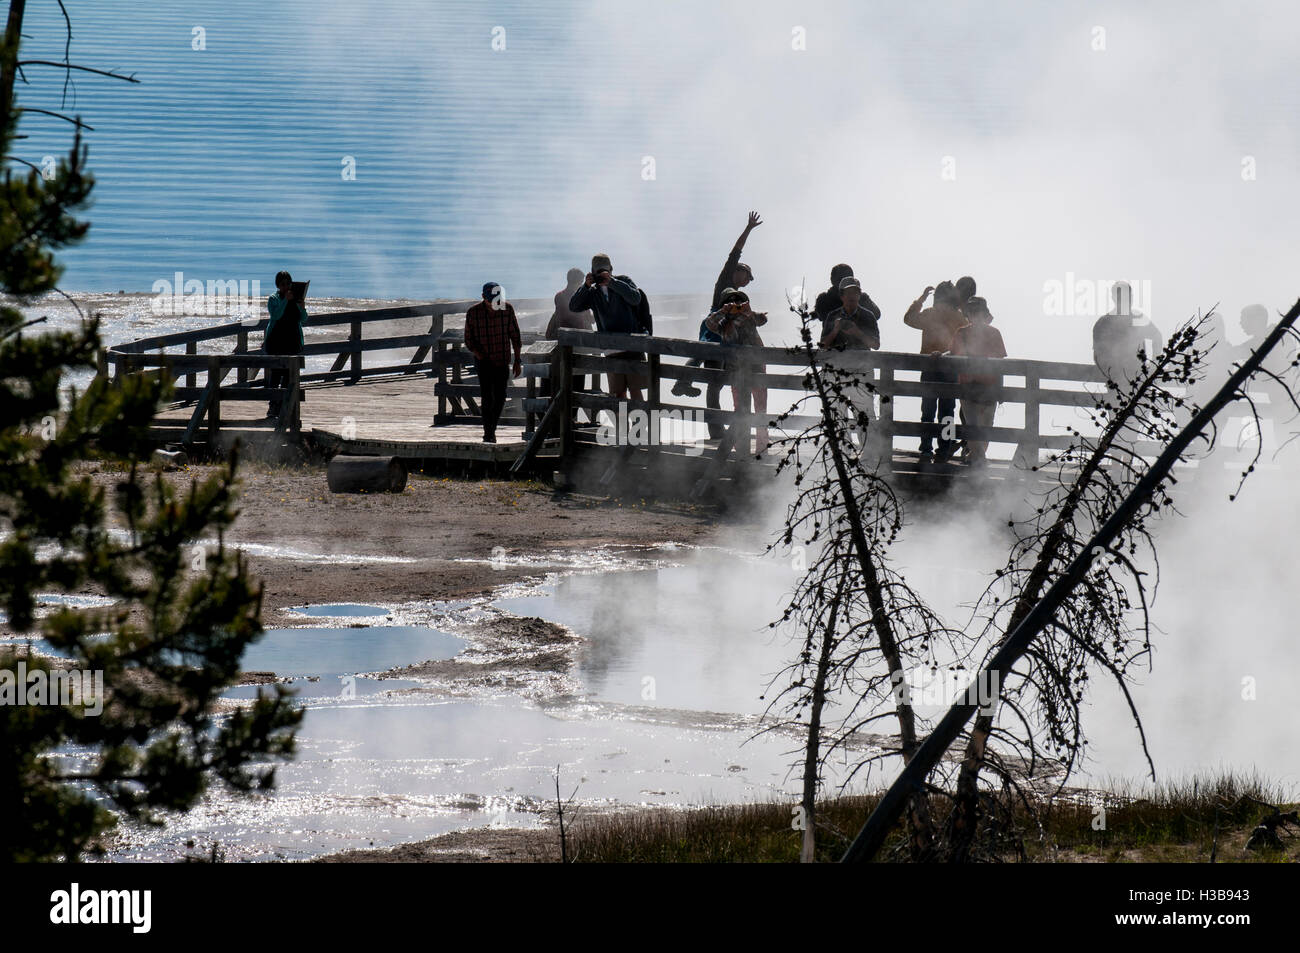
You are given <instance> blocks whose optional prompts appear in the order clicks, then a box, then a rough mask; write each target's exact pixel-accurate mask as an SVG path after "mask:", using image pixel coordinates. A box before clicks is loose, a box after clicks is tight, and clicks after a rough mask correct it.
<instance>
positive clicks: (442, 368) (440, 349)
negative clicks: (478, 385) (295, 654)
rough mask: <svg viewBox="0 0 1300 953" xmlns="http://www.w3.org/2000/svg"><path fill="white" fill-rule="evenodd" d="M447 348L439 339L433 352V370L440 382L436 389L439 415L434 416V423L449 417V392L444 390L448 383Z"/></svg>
mask: <svg viewBox="0 0 1300 953" xmlns="http://www.w3.org/2000/svg"><path fill="white" fill-rule="evenodd" d="M446 358H447V348H446V346H445V345H444V344H443V342H442V340H441V339H439V341H438V343H437V344H436V345H435V346H434V352H433V372H434V374H436V375H437V377H438V383H437V385H436V387H435V389H436V390H437V391H438V416H437V417H435V418H434V423H435V424H436V423H440V422H442V421H443V420H446V419H447V394H446V392H445V391H444V390H443V388H444V387H446V385H447V361H446Z"/></svg>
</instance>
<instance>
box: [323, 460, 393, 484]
mask: <svg viewBox="0 0 1300 953" xmlns="http://www.w3.org/2000/svg"><path fill="white" fill-rule="evenodd" d="M325 479H326V481H327V482H328V483H329V488H330V492H331V493H401V492H402V490H404V489H406V464H404V463H402V461H401V460H400V459H399V458H398V457H357V456H345V455H343V454H339V455H338V456H336V457H334V459H332V460H330V462H329V466H328V467H327V468H326V470H325Z"/></svg>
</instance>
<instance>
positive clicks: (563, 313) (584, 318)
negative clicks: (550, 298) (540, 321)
mask: <svg viewBox="0 0 1300 953" xmlns="http://www.w3.org/2000/svg"><path fill="white" fill-rule="evenodd" d="M583 274H584V272H583V270H582V269H581V268H570V269H569V274H568V284H567V285H566V286H565V287H564V289H563V290H562V291H557V292H556V293H555V310H554V311H553V312H552V313H551V320H550V321H549V322H548V323H547V325H546V340H548V341H556V340H558V339H559V337H560V333H559V332H560V329H561V328H573V329H575V330H579V331H590V330H591V329H592V326H593V325H592V320H591V312H590V311H570V310H569V302H570V301H571V300H572V299H573V293H574V292H575V291H577V290H578V289H579V288H581V287H582V278H583ZM552 367H553V368H554V365H552ZM585 383H586V377H585V376H584V375H582V374H574V375H573V389H574V391H575V392H576V391H580V390H582V386H583V384H585ZM547 384H548V385H550V384H551V382H550V381H548V382H547ZM544 391H545V392H546V393H547V394H552V393H555V390H554V388H553V387H552V386H547V387H546V388H544Z"/></svg>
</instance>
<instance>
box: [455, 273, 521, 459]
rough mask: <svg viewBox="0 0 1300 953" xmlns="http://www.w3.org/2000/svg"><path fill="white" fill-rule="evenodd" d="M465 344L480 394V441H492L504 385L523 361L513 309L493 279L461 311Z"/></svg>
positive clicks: (519, 368) (504, 390) (503, 405)
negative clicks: (477, 298) (474, 301)
mask: <svg viewBox="0 0 1300 953" xmlns="http://www.w3.org/2000/svg"><path fill="white" fill-rule="evenodd" d="M465 346H466V347H467V348H469V351H470V353H471V354H473V355H474V370H475V372H476V373H477V374H478V381H479V389H480V391H481V392H482V395H483V396H482V410H483V442H484V443H496V442H497V421H498V420H500V419H501V411H502V409H503V408H504V407H505V405H506V385H507V384H508V383H509V381H510V378H511V377H518V376H519V375H520V374H522V373H523V365H522V363H521V362H520V359H519V353H520V343H519V322H518V320H516V318H515V309H514V307H512V306H511V304H510V302H508V301H506V300H505V296H504V295H503V294H502V292H501V286H500V285H499V284H497V283H496V282H495V281H489V282H488V283H487V284H485V285H484V286H483V300H482V301H480V302H479V303H478V304H476V305H474V306H473V307H472V308H470V309H469V310H468V311H466V312H465ZM512 349H513V350H514V364H513V365H512V364H511V362H510V352H511V350H512ZM512 371H513V374H512V373H511V372H512Z"/></svg>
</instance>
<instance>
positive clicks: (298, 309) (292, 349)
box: [262, 271, 307, 418]
mask: <svg viewBox="0 0 1300 953" xmlns="http://www.w3.org/2000/svg"><path fill="white" fill-rule="evenodd" d="M275 287H276V292H275V294H273V295H271V296H270V297H269V298H267V299H266V310H267V312H268V313H269V314H270V316H271V320H270V321H268V322H267V324H266V334H265V335H263V337H262V353H264V354H301V353H302V346H303V337H302V326H303V325H304V324H306V323H307V309H306V307H304V306H303V303H302V302H301V301H299V300H298V295H297V293H296V292H295V291H294V288H293V276H292V275H290V274H289V273H288V272H287V271H282V272H280V273H279V274H277V275H276V276H275ZM288 383H289V372H288V370H286V369H285V368H283V367H277V368H273V369H271V371H270V372H269V373H268V374H267V378H266V386H267V387H268V388H282V387H285V386H287V385H288ZM280 407H281V398H279V397H272V398H271V400H270V403H269V404H268V405H267V408H266V416H267V417H268V418H271V417H279V416H280Z"/></svg>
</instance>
